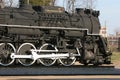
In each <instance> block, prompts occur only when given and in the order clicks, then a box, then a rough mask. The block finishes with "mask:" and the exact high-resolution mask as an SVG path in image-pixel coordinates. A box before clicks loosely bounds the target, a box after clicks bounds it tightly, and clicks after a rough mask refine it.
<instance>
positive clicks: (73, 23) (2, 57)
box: [0, 0, 111, 66]
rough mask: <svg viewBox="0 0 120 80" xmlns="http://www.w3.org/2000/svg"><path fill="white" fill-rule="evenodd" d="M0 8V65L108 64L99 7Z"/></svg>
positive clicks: (107, 53)
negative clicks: (70, 8)
mask: <svg viewBox="0 0 120 80" xmlns="http://www.w3.org/2000/svg"><path fill="white" fill-rule="evenodd" d="M23 1H24V0H20V7H19V8H8V7H5V8H2V9H0V65H2V66H9V65H15V64H19V63H20V64H22V65H24V66H31V65H33V64H43V65H44V66H52V65H56V64H57V66H59V65H64V66H71V65H73V64H74V63H75V62H76V61H78V62H79V63H81V64H84V65H89V64H93V65H101V64H110V62H111V60H110V57H111V52H110V51H109V50H108V48H107V41H106V39H105V38H103V37H101V36H100V35H99V31H100V24H99V19H98V16H99V11H94V10H90V9H81V8H77V9H76V12H75V13H74V14H71V13H68V12H66V11H64V8H63V7H58V6H49V7H48V6H31V5H27V4H23V3H24V2H23Z"/></svg>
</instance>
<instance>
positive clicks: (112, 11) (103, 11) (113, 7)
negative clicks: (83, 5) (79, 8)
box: [13, 0, 120, 34]
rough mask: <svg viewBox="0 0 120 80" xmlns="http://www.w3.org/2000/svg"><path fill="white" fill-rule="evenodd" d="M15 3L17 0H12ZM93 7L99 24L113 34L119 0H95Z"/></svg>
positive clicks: (119, 17)
mask: <svg viewBox="0 0 120 80" xmlns="http://www.w3.org/2000/svg"><path fill="white" fill-rule="evenodd" d="M13 1H14V4H15V5H17V1H18V0H13ZM96 1H97V2H96V4H95V9H96V10H99V11H100V16H99V19H100V23H101V26H105V25H106V27H107V33H108V34H115V32H116V31H120V0H96ZM57 5H60V6H63V0H59V1H58V2H57Z"/></svg>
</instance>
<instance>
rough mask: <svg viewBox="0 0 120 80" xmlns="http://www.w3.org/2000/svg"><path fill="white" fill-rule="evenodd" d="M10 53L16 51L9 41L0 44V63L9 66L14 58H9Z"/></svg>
mask: <svg viewBox="0 0 120 80" xmlns="http://www.w3.org/2000/svg"><path fill="white" fill-rule="evenodd" d="M11 53H16V49H15V47H14V46H13V45H12V44H11V43H1V44H0V65H3V66H9V65H11V64H12V63H13V62H14V60H15V59H11V57H10V56H11Z"/></svg>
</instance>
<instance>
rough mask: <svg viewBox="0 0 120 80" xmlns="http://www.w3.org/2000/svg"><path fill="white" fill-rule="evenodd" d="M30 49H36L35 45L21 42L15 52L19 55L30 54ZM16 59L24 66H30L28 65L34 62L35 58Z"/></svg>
mask: <svg viewBox="0 0 120 80" xmlns="http://www.w3.org/2000/svg"><path fill="white" fill-rule="evenodd" d="M31 49H34V50H36V48H35V46H34V45H33V44H31V43H23V44H22V45H21V46H20V47H19V49H18V51H17V54H19V55H32V53H31V51H30V50H31ZM18 61H19V62H20V63H21V64H22V65H24V66H30V65H32V64H34V63H35V60H33V59H23V58H22V59H18Z"/></svg>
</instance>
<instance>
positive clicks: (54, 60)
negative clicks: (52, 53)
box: [38, 44, 56, 66]
mask: <svg viewBox="0 0 120 80" xmlns="http://www.w3.org/2000/svg"><path fill="white" fill-rule="evenodd" d="M49 45H50V46H51V47H54V46H53V45H52V44H44V45H42V46H41V48H40V50H42V48H44V47H45V46H49ZM54 49H55V50H56V47H54ZM38 60H39V61H40V63H41V64H42V65H44V66H52V65H53V64H54V63H55V62H56V59H51V60H53V62H52V63H50V64H46V63H44V62H43V61H42V59H38Z"/></svg>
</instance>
